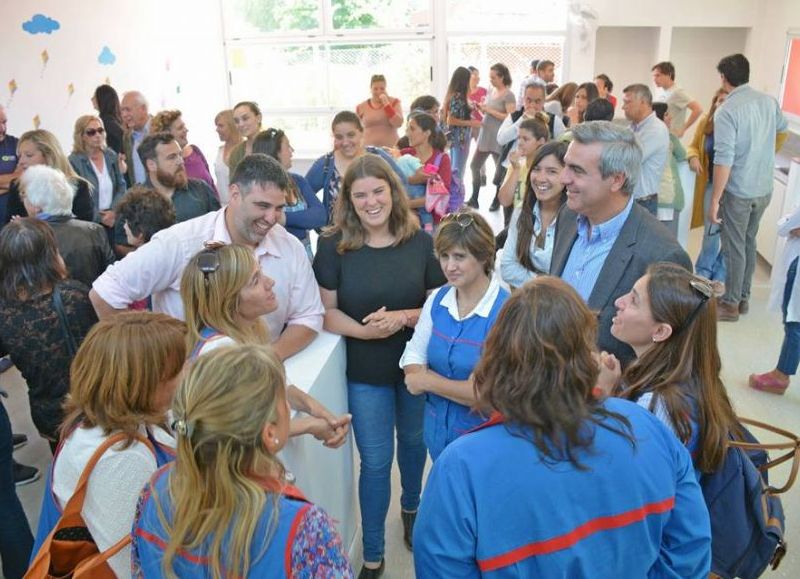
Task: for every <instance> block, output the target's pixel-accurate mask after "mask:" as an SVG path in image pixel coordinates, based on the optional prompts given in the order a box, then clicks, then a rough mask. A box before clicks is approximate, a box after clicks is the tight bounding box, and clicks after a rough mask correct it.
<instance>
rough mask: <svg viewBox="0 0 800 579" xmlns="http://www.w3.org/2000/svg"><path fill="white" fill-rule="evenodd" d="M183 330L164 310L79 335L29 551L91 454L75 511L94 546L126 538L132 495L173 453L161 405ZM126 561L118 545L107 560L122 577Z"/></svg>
mask: <svg viewBox="0 0 800 579" xmlns="http://www.w3.org/2000/svg"><path fill="white" fill-rule="evenodd" d="M185 333H186V326H185V325H184V323H183V322H181V321H179V320H176V319H175V318H172V317H170V316H168V315H166V314H160V313H152V312H126V313H121V314H117V315H115V316H111V317H110V318H108V319H105V320H102V321H101V322H99V323H98V324H97V325H96V326H95V327H94V328H92V330H91V331H90V332H89V334H88V335H87V336H86V340H85V341H84V342H83V344H82V345H81V347H80V349H79V350H78V354H77V355H76V356H75V360H74V361H73V363H72V374H71V377H72V381H71V384H70V392H69V398H68V399H67V404H66V407H65V411H66V415H67V416H66V418H65V419H64V423H63V425H62V427H61V438H62V440H61V444H60V446H59V448H58V451H57V452H56V454H55V456H54V457H53V464H52V466H51V468H50V473H49V475H48V484H47V487H46V491H45V493H44V497H43V498H42V514H41V516H40V519H39V531H38V533H37V536H36V545H35V547H34V552H38V550H39V549H40V548H41V546H42V544H43V543H44V542H45V539H46V538H47V537H48V535H50V533H51V531H52V530H53V528H54V527H55V525H56V523H57V522H58V520H59V518H60V517H61V513H62V512H63V509H64V508H65V507H66V505H67V504H68V503H69V501H70V500H71V499H72V496H73V494H74V493H75V492H76V487H77V485H78V481H79V480H80V478H81V476H82V475H83V473H84V472H85V469H86V468H87V465H88V464H89V463H90V461H91V460H93V459H97V462H96V463H95V464H94V467H93V468H91V467H90V468H91V470H90V471H89V478H88V486H87V487H86V495H85V498H84V501H83V508H82V510H81V516H82V517H83V520H84V521H85V522H86V528H87V529H88V530H89V532H90V533H91V536H92V538H93V539H94V542H95V543H96V544H97V548H98V550H99V551H100V552H103V551H106V550H107V549H109V548H111V547H112V546H114V545H116V544H117V542H118V541H120V540H121V539H127V538H128V537H129V535H130V530H131V527H132V526H133V520H134V514H135V511H136V502H137V499H138V496H139V493H140V492H141V490H142V488H143V487H144V485H145V483H147V481H148V480H149V479H150V477H151V476H152V475H153V473H154V472H156V470H157V469H158V468H159V467H161V466H163V465H164V464H166V463H167V462H170V461H172V460H173V459H174V447H175V441H174V439H173V437H172V431H171V429H170V427H169V423H170V422H171V420H170V419H169V418H168V411H169V408H170V406H171V405H172V398H173V396H174V394H175V389H176V388H177V386H178V382H180V379H181V375H182V372H183V365H184V362H185V360H186V343H185V339H186V337H185ZM117 439H119V441H118V442H113V443H112V441H116V440H117ZM110 443H111V445H110V446H109V444H110ZM130 559H131V551H130V546H126V547H124V548H123V549H122V550H121V551H119V552H118V553H117V554H115V555H113V556H112V557H111V558H110V559H108V566H109V567H110V569H111V570H112V571H113V572H114V574H116V575H117V576H119V577H126V576H130V572H131V568H130Z"/></svg>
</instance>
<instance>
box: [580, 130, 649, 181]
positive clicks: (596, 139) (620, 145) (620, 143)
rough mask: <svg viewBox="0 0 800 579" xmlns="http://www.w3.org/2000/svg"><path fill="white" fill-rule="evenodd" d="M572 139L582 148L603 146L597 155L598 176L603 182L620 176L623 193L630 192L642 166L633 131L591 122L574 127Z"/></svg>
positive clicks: (640, 152) (639, 149) (639, 150)
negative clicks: (598, 164) (617, 174)
mask: <svg viewBox="0 0 800 579" xmlns="http://www.w3.org/2000/svg"><path fill="white" fill-rule="evenodd" d="M572 139H573V141H577V142H578V143H580V144H581V145H591V144H594V143H600V144H601V145H602V147H603V151H602V152H601V153H600V174H601V175H602V177H603V179H608V178H609V177H610V176H611V175H613V174H615V173H623V174H624V175H625V182H624V183H623V184H622V191H623V192H625V193H628V194H630V193H632V192H633V188H634V186H635V184H636V182H637V180H638V179H639V169H640V167H641V165H642V148H641V147H640V146H639V143H637V142H636V137H635V136H634V135H633V131H631V130H630V129H629V128H627V127H623V126H621V125H616V124H614V123H612V122H610V121H591V122H587V123H581V124H579V125H577V126H575V128H574V129H572Z"/></svg>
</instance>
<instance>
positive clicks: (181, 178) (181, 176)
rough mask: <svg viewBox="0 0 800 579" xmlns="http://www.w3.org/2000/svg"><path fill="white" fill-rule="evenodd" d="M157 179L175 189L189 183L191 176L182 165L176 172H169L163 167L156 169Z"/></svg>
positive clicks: (165, 185)
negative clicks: (162, 168)
mask: <svg viewBox="0 0 800 579" xmlns="http://www.w3.org/2000/svg"><path fill="white" fill-rule="evenodd" d="M156 179H158V182H159V183H161V185H163V186H164V187H171V188H174V189H183V188H184V187H186V185H188V184H189V178H188V177H187V176H186V169H184V168H183V167H181V168H180V169H177V170H176V171H175V172H174V173H167V172H166V171H163V170H161V169H156Z"/></svg>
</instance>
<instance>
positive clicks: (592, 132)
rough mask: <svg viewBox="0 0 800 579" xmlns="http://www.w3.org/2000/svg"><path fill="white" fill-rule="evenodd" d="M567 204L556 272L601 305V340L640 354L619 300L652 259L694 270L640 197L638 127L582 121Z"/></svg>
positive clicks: (569, 164) (566, 180)
mask: <svg viewBox="0 0 800 579" xmlns="http://www.w3.org/2000/svg"><path fill="white" fill-rule="evenodd" d="M564 161H565V163H566V165H565V167H564V170H563V171H562V173H561V182H562V183H563V184H564V185H565V187H566V190H567V206H566V207H565V208H563V209H562V211H561V213H560V214H559V216H558V222H557V224H556V235H555V241H554V243H553V259H552V262H551V265H550V274H551V275H557V276H559V277H561V278H562V279H563V280H564V281H566V282H567V283H569V284H570V285H571V286H572V287H574V288H575V290H576V291H577V292H578V293H579V294H580V295H581V297H582V298H583V299H584V300H586V302H587V303H588V304H589V307H590V308H592V309H593V310H595V311H597V312H599V327H598V346H599V348H600V350H605V351H607V352H609V353H611V354H614V355H615V356H616V357H617V358H618V359H619V360H620V361H622V362H623V363H625V362H628V361H630V360H632V359H633V358H634V357H635V355H634V352H633V350H632V349H631V348H630V346H628V345H627V344H624V343H622V342H620V341H619V340H617V339H616V338H614V337H613V336H612V335H611V321H612V318H613V317H614V315H615V313H616V308H615V307H614V302H615V301H616V300H617V299H618V298H619V297H620V296H623V295H625V294H627V293H628V292H629V291H630V290H631V288H632V287H633V284H634V283H636V280H638V279H639V278H640V277H642V276H643V275H644V274H645V272H646V271H647V267H648V266H649V265H650V264H653V263H656V262H661V261H668V262H673V263H677V264H678V265H680V266H682V267H685V268H686V269H687V270H689V271H692V262H691V260H690V259H689V256H688V255H687V254H686V252H685V251H684V250H683V248H682V247H681V246H680V245H679V244H678V242H677V240H676V239H675V237H674V236H673V235H672V234H671V233H670V232H669V231H668V230H667V229H666V228H665V227H664V226H663V225H662V224H661V223H659V221H658V220H657V219H656V218H655V217H653V216H652V215H650V214H649V213H648V211H647V210H646V209H645V208H643V207H642V206H640V205H639V204H637V203H635V202H634V199H633V195H632V193H633V188H634V186H635V183H636V181H637V178H638V173H639V167H640V166H641V164H642V150H641V148H640V146H639V145H638V143H637V141H636V138H635V137H634V135H633V132H632V131H631V130H630V129H627V128H624V127H620V126H617V125H614V124H612V123H610V122H608V121H593V122H591V123H581V124H580V125H578V126H576V127H575V128H574V129H573V141H572V143H571V144H570V146H569V149H568V150H567V155H566V157H565V159H564Z"/></svg>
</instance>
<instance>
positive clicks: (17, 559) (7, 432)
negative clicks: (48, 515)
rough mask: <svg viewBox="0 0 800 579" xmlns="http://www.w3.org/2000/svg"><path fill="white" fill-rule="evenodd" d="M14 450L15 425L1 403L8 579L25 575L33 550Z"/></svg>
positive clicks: (0, 540)
mask: <svg viewBox="0 0 800 579" xmlns="http://www.w3.org/2000/svg"><path fill="white" fill-rule="evenodd" d="M13 450H14V444H13V442H12V441H11V422H10V421H9V420H8V413H7V412H6V407H5V405H3V403H2V402H0V513H2V515H0V557H2V559H3V575H4V576H5V577H6V578H7V579H18V578H20V577H22V576H23V575H25V571H27V569H28V560H29V559H30V557H31V549H33V535H32V534H31V529H30V527H29V526H28V519H27V518H26V517H25V511H24V510H22V504H21V503H20V502H19V498H17V490H16V486H15V484H14V471H13V467H12V463H11V453H12V452H13Z"/></svg>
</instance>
